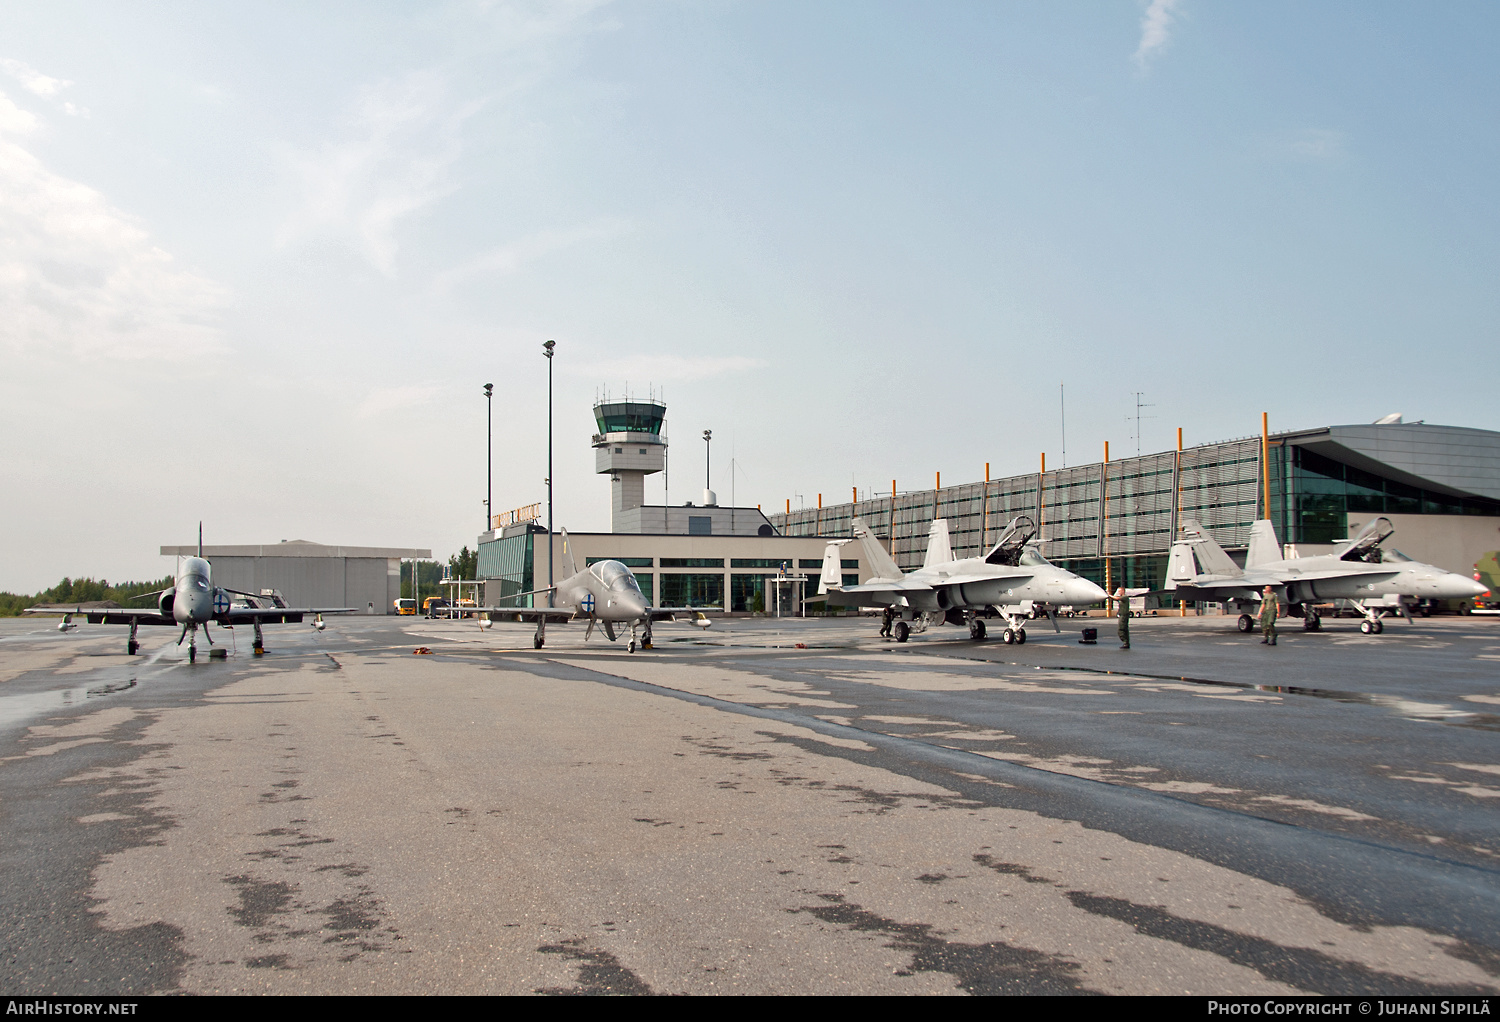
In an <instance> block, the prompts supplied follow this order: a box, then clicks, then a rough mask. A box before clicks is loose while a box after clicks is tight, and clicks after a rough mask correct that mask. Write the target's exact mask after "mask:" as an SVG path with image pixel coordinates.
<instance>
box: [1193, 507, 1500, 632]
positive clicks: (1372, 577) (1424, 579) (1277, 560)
mask: <svg viewBox="0 0 1500 1022" xmlns="http://www.w3.org/2000/svg"><path fill="white" fill-rule="evenodd" d="M1395 531H1396V529H1395V526H1393V525H1392V524H1391V522H1390V519H1388V518H1377V519H1375V520H1374V521H1372V522H1370V523H1369V524H1368V525H1366V526H1365V527H1364V528H1363V529H1361V530H1360V531H1359V533H1358V534H1357V535H1356V536H1355V537H1354V538H1353V539H1351V540H1349V542H1347V543H1345V544H1344V545H1343V546H1341V547H1339V548H1338V549H1337V550H1335V551H1334V552H1333V553H1331V554H1321V555H1317V556H1313V557H1293V558H1290V559H1286V558H1283V557H1282V556H1281V546H1280V544H1278V543H1277V541H1276V530H1275V528H1274V527H1273V526H1272V525H1271V523H1270V522H1269V521H1267V520H1265V519H1261V520H1260V521H1258V522H1255V523H1254V524H1253V525H1251V527H1250V547H1249V549H1248V550H1247V551H1246V553H1245V567H1244V568H1240V567H1239V566H1238V565H1236V564H1235V563H1234V561H1232V560H1231V559H1230V557H1229V555H1228V554H1226V553H1225V552H1224V550H1223V548H1222V547H1220V546H1219V544H1217V543H1215V542H1214V541H1213V540H1212V539H1211V538H1210V537H1209V536H1208V534H1207V533H1205V532H1204V531H1203V527H1202V526H1200V525H1199V524H1198V523H1197V522H1195V521H1191V520H1188V521H1184V522H1183V523H1182V538H1181V539H1178V540H1176V541H1175V542H1173V544H1172V553H1171V556H1170V557H1169V558H1168V560H1167V588H1168V590H1169V591H1174V592H1175V595H1176V597H1177V599H1179V600H1213V601H1216V602H1218V601H1223V602H1225V603H1230V604H1233V605H1234V606H1235V608H1236V609H1239V610H1244V609H1245V608H1253V607H1256V606H1258V605H1259V604H1260V602H1261V600H1262V599H1263V598H1264V596H1263V592H1264V590H1265V588H1266V586H1270V587H1271V592H1272V593H1273V594H1274V595H1275V596H1276V598H1277V600H1278V602H1281V603H1285V604H1286V605H1287V608H1288V610H1289V612H1290V613H1291V615H1292V616H1293V617H1300V618H1302V627H1303V628H1304V629H1305V630H1307V631H1309V632H1316V631H1318V630H1319V629H1320V628H1321V627H1322V620H1321V618H1319V616H1318V612H1317V609H1316V608H1315V607H1314V606H1313V605H1314V604H1315V603H1319V602H1326V601H1328V600H1349V601H1351V602H1352V603H1353V604H1354V606H1355V607H1356V608H1358V609H1359V611H1360V613H1361V614H1363V615H1364V618H1365V619H1364V620H1363V621H1362V622H1360V625H1359V630H1360V631H1362V632H1364V633H1365V634H1366V635H1379V634H1380V633H1381V632H1383V631H1384V630H1385V626H1384V625H1383V624H1382V623H1381V620H1380V613H1381V612H1380V610H1379V609H1378V608H1374V607H1369V606H1366V605H1365V602H1364V601H1366V600H1369V599H1371V598H1373V597H1379V596H1412V597H1418V598H1426V599H1437V600H1465V599H1471V598H1473V597H1475V596H1478V595H1480V594H1481V593H1482V592H1483V591H1484V586H1483V585H1482V584H1481V583H1479V582H1476V581H1474V580H1473V579H1471V578H1466V577H1464V576H1463V575H1458V574H1455V573H1453V572H1451V571H1444V570H1443V569H1442V568H1436V567H1433V566H1432V565H1430V564H1423V563H1421V562H1420V561H1414V560H1412V559H1411V558H1410V557H1407V556H1406V555H1405V554H1403V553H1401V552H1400V551H1399V550H1389V549H1385V548H1383V547H1382V546H1381V544H1382V543H1384V542H1385V540H1386V539H1388V538H1389V537H1390V536H1391V534H1392V533H1393V532H1395ZM1195 559H1196V563H1195ZM1401 612H1402V613H1405V612H1406V609H1405V607H1404V605H1403V606H1402V607H1401ZM1254 627H1255V622H1254V619H1253V618H1252V617H1251V616H1250V615H1249V614H1247V613H1242V614H1241V615H1240V618H1239V629H1240V631H1242V632H1248V631H1250V630H1251V629H1252V628H1254Z"/></svg>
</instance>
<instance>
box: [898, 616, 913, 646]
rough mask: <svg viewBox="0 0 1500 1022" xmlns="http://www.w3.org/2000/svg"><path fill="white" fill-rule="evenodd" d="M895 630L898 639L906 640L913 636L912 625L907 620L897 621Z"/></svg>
mask: <svg viewBox="0 0 1500 1022" xmlns="http://www.w3.org/2000/svg"><path fill="white" fill-rule="evenodd" d="M895 632H896V641H897V642H905V641H906V640H907V639H908V638H910V637H911V626H910V625H908V624H907V623H906V622H905V621H897V622H896V628H895Z"/></svg>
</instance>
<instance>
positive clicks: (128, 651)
mask: <svg viewBox="0 0 1500 1022" xmlns="http://www.w3.org/2000/svg"><path fill="white" fill-rule="evenodd" d="M139 623H140V622H139V621H137V620H136V619H135V618H131V619H130V638H129V639H127V640H125V655H126V656H135V655H136V653H137V652H139V651H140V648H141V644H140V643H139V642H137V641H136V638H135V629H136V626H137V625H138V624H139Z"/></svg>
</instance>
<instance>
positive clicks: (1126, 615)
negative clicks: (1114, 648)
mask: <svg viewBox="0 0 1500 1022" xmlns="http://www.w3.org/2000/svg"><path fill="white" fill-rule="evenodd" d="M1115 617H1116V618H1118V619H1119V621H1120V648H1121V649H1129V648H1130V597H1128V596H1126V595H1125V590H1124V589H1123V588H1121V589H1116V590H1115Z"/></svg>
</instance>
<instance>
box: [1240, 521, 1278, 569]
mask: <svg viewBox="0 0 1500 1022" xmlns="http://www.w3.org/2000/svg"><path fill="white" fill-rule="evenodd" d="M1279 560H1281V544H1280V543H1278V542H1276V527H1275V526H1274V525H1272V524H1271V523H1270V522H1269V521H1268V520H1266V519H1264V518H1262V519H1260V521H1258V522H1256V523H1254V524H1253V525H1251V526H1250V549H1249V550H1247V551H1245V567H1247V568H1258V567H1260V566H1261V565H1262V564H1270V563H1271V562H1273V561H1279Z"/></svg>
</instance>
